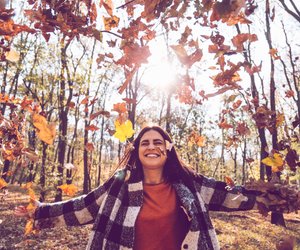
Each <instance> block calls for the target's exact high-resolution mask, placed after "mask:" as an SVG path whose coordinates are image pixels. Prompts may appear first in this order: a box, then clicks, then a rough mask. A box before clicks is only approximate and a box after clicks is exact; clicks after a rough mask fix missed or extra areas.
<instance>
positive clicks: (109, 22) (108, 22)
mask: <svg viewBox="0 0 300 250" xmlns="http://www.w3.org/2000/svg"><path fill="white" fill-rule="evenodd" d="M119 21H120V18H119V17H117V16H112V17H103V22H104V27H105V30H107V31H110V30H111V29H112V28H116V27H118V25H119Z"/></svg>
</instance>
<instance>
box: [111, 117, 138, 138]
mask: <svg viewBox="0 0 300 250" xmlns="http://www.w3.org/2000/svg"><path fill="white" fill-rule="evenodd" d="M115 127H116V132H115V133H114V137H116V138H117V139H119V140H120V142H124V141H126V139H129V138H131V137H132V136H133V134H134V130H133V128H132V123H131V121H130V120H127V121H125V122H124V123H120V122H119V120H116V121H115Z"/></svg>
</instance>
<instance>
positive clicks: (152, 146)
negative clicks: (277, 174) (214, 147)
mask: <svg viewBox="0 0 300 250" xmlns="http://www.w3.org/2000/svg"><path fill="white" fill-rule="evenodd" d="M120 167H122V169H121V170H119V171H117V172H116V173H115V174H114V175H113V176H112V177H111V178H110V179H109V180H108V181H107V182H105V183H104V184H103V185H102V186H100V187H98V188H96V189H95V190H93V191H92V192H90V193H89V194H87V195H83V196H80V197H78V198H75V199H72V200H68V201H63V202H58V203H53V204H41V205H40V206H39V207H38V208H37V209H36V211H35V214H34V219H35V225H36V227H38V228H49V227H53V226H60V225H68V226H74V225H84V224H87V223H94V224H93V228H92V233H91V235H90V238H89V242H88V245H87V249H137V250H139V249H141V250H146V249H155V250H158V249H164V250H165V249H172V250H173V249H174V250H175V249H176V250H177V249H182V248H183V249H193V250H195V249H201V250H202V249H203V250H205V249H207V250H208V249H210V250H211V249H219V244H218V240H217V236H216V233H215V230H214V228H213V225H212V223H211V220H210V217H209V214H208V211H209V210H214V211H238V210H249V209H255V208H256V207H257V204H258V199H257V197H258V195H259V193H258V192H254V191H248V190H245V189H244V188H240V189H239V194H237V193H236V192H234V191H233V190H231V191H227V190H226V183H224V182H219V181H215V180H213V179H209V178H206V177H204V176H202V175H199V174H196V173H194V172H192V171H191V170H190V169H188V168H187V167H186V166H185V165H184V164H183V163H182V162H181V160H180V158H179V157H178V155H177V153H176V150H175V148H174V147H172V140H171V138H170V136H169V135H168V134H167V133H166V132H165V131H164V130H163V129H161V128H160V127H157V126H152V127H145V128H143V129H142V130H141V132H140V133H139V135H138V136H137V138H136V139H135V140H134V142H133V146H132V147H131V148H130V149H128V150H127V151H126V153H125V155H124V157H123V159H122V161H121V163H120ZM262 201H263V199H260V202H262ZM264 203H265V205H266V206H268V204H267V202H264ZM26 212H27V211H26V209H24V207H23V208H21V207H18V208H17V209H16V211H15V214H16V215H19V216H24V215H26Z"/></svg>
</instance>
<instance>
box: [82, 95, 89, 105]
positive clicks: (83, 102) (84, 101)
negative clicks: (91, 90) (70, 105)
mask: <svg viewBox="0 0 300 250" xmlns="http://www.w3.org/2000/svg"><path fill="white" fill-rule="evenodd" d="M88 103H89V97H88V96H86V97H85V98H83V99H82V101H81V102H80V105H81V104H88Z"/></svg>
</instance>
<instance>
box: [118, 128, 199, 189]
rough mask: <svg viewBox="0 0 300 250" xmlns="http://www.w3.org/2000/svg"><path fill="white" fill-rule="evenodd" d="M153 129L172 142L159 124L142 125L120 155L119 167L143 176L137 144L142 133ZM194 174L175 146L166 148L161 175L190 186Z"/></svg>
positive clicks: (137, 175) (139, 176) (172, 181)
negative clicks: (121, 155)
mask: <svg viewBox="0 0 300 250" xmlns="http://www.w3.org/2000/svg"><path fill="white" fill-rule="evenodd" d="M150 130H154V131H156V132H158V133H159V134H160V135H161V136H162V137H163V139H164V140H166V141H168V142H169V143H173V142H172V139H171V137H170V135H169V134H168V133H167V132H166V131H165V130H164V129H162V128H161V127H159V126H146V127H144V128H143V129H142V130H141V131H140V132H139V134H138V135H137V137H136V138H135V139H134V141H133V142H132V143H131V144H130V145H129V146H128V147H127V148H126V149H125V153H124V156H123V157H122V159H121V161H120V163H119V168H121V167H123V168H124V167H125V168H126V169H129V170H130V171H131V173H132V174H133V175H134V176H135V177H138V178H143V177H144V175H143V166H142V163H141V161H140V159H139V146H140V141H141V138H142V137H143V135H144V134H145V133H146V132H148V131H150ZM194 175H195V172H194V171H193V170H192V169H191V168H189V167H188V166H187V165H186V164H184V163H183V161H182V160H181V159H180V157H179V156H178V154H177V152H176V149H175V147H174V146H173V147H172V148H171V150H167V160H166V163H165V166H164V171H163V176H164V178H165V180H167V181H168V182H171V183H174V182H183V183H185V184H186V185H188V186H190V184H191V178H192V176H194Z"/></svg>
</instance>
